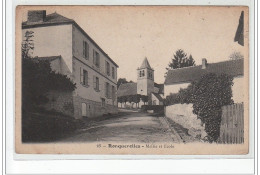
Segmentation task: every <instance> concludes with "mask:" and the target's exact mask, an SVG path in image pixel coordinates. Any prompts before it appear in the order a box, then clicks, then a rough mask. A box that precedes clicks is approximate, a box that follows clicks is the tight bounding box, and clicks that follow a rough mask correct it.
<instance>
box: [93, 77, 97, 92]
mask: <svg viewBox="0 0 260 175" xmlns="http://www.w3.org/2000/svg"><path fill="white" fill-rule="evenodd" d="M93 87H94V89H96V77H95V75H94V76H93Z"/></svg>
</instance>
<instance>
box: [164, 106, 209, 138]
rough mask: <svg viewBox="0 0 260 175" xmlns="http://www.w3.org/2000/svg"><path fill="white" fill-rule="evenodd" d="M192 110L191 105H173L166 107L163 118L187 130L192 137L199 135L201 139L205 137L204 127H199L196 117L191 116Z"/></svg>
mask: <svg viewBox="0 0 260 175" xmlns="http://www.w3.org/2000/svg"><path fill="white" fill-rule="evenodd" d="M192 110H193V107H192V104H175V105H171V106H166V110H165V116H166V117H168V118H169V119H171V120H173V121H174V122H176V123H178V124H180V125H182V126H183V127H184V128H186V129H188V132H189V134H190V135H192V136H193V137H196V135H201V138H203V137H205V136H206V133H205V131H204V126H201V120H200V119H197V115H195V114H193V112H192Z"/></svg>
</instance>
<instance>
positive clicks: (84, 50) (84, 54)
mask: <svg viewBox="0 0 260 175" xmlns="http://www.w3.org/2000/svg"><path fill="white" fill-rule="evenodd" d="M83 58H85V41H83Z"/></svg>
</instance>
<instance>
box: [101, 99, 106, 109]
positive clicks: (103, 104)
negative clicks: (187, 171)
mask: <svg viewBox="0 0 260 175" xmlns="http://www.w3.org/2000/svg"><path fill="white" fill-rule="evenodd" d="M105 105H106V100H105V99H104V98H101V107H105Z"/></svg>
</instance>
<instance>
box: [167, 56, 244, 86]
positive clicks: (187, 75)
mask: <svg viewBox="0 0 260 175" xmlns="http://www.w3.org/2000/svg"><path fill="white" fill-rule="evenodd" d="M206 73H216V74H222V73H224V74H227V75H230V76H233V77H236V76H240V75H244V59H239V60H230V61H224V62H218V63H211V64H207V67H206V69H202V66H201V65H200V66H192V67H186V68H180V69H173V70H169V71H168V73H167V76H166V79H165V82H164V84H165V85H170V84H178V83H186V82H187V83H188V82H192V81H195V80H198V79H199V78H200V77H201V76H202V75H204V74H206Z"/></svg>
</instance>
